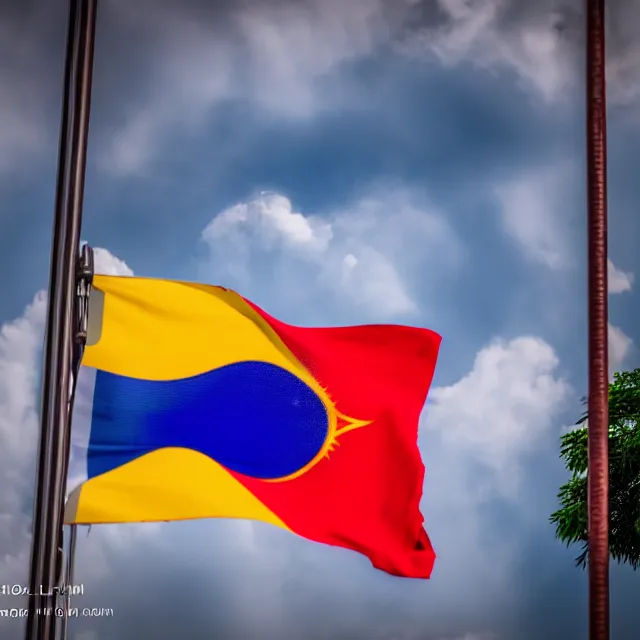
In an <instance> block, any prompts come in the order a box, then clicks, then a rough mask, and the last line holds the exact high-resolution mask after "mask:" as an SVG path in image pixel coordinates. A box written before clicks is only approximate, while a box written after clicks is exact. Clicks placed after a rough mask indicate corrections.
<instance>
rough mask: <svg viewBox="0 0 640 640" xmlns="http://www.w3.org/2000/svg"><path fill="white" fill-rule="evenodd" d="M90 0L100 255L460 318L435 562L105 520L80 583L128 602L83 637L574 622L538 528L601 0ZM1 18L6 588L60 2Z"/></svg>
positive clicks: (575, 599)
mask: <svg viewBox="0 0 640 640" xmlns="http://www.w3.org/2000/svg"><path fill="white" fill-rule="evenodd" d="M100 4H101V6H100V13H99V19H98V23H99V27H98V40H97V50H96V61H95V79H94V100H93V112H92V129H91V135H90V149H89V163H88V169H87V171H88V173H87V188H86V198H85V207H84V224H83V238H84V239H85V240H87V241H89V242H90V243H91V244H92V245H93V246H96V247H101V248H104V249H103V250H100V251H99V252H98V263H99V267H100V270H102V271H103V272H109V273H122V274H127V273H128V274H130V273H132V272H134V273H136V274H139V275H145V276H155V277H167V278H181V279H191V280H199V281H203V282H209V283H214V284H222V285H225V286H228V287H232V288H236V289H238V290H239V291H241V292H242V293H243V294H244V295H245V296H247V297H249V298H252V299H253V300H254V301H255V302H257V303H258V304H260V305H261V306H263V307H264V308H266V309H267V310H268V311H269V312H270V313H272V314H273V315H276V316H278V317H280V318H281V319H283V320H285V321H288V322H291V323H299V324H309V325H322V324H328V325H339V324H352V323H367V322H397V323H409V324H415V325H420V326H426V327H429V328H431V329H434V330H436V331H438V332H439V333H441V334H442V335H443V338H444V340H443V346H442V350H441V356H440V361H439V364H438V368H437V372H436V378H435V381H434V388H433V390H432V392H431V396H430V400H429V403H428V405H427V408H426V410H425V412H424V414H423V417H422V420H421V428H420V439H419V442H420V447H421V451H422V454H423V457H424V460H425V464H426V467H427V473H426V481H425V488H424V499H423V502H422V509H423V512H424V515H425V518H426V525H427V529H428V531H429V533H430V535H431V538H432V541H433V544H434V546H435V549H436V553H437V555H438V559H437V561H436V566H435V569H434V572H433V576H432V579H431V580H429V581H412V580H403V579H398V578H393V577H390V576H387V575H385V574H383V573H381V572H377V571H375V570H374V569H372V568H371V566H370V564H369V563H368V561H367V560H366V558H363V557H360V556H359V555H357V554H355V553H352V552H349V551H345V550H338V549H333V548H329V547H324V546H322V545H318V544H314V543H311V542H307V541H305V540H302V539H298V538H295V537H294V536H292V535H290V534H287V533H286V532H284V531H279V530H275V529H272V528H270V527H269V526H268V525H259V524H251V523H244V522H235V523H234V522H222V521H221V522H216V521H210V522H191V523H168V524H162V525H144V526H112V527H107V526H104V527H94V528H93V529H91V531H90V532H89V533H87V532H86V531H85V530H82V531H81V533H80V539H79V542H78V555H77V582H79V583H82V584H84V586H85V595H84V596H83V603H85V604H87V605H89V604H91V605H92V606H98V607H109V608H112V609H113V610H114V615H113V617H112V618H110V619H99V620H92V621H86V620H85V621H77V620H76V621H72V634H71V635H72V638H75V639H76V640H98V639H99V640H105V639H106V640H108V639H111V638H122V639H123V640H129V639H134V638H141V637H153V638H157V639H158V640H162V639H164V638H167V639H168V638H174V637H176V636H178V637H183V638H189V639H193V640H199V639H201V638H202V639H205V638H207V639H208V638H212V637H214V638H221V639H222V640H253V639H256V640H258V639H260V640H270V639H274V640H275V639H278V640H285V639H288V638H291V639H292V640H300V639H302V638H305V639H309V640H316V639H317V640H321V639H322V640H325V639H331V640H376V639H379V640H529V639H533V638H539V637H545V638H547V639H548V640H556V639H560V638H562V639H565V638H578V637H585V636H586V621H587V609H586V588H587V584H586V574H585V573H584V572H583V571H581V570H578V569H576V568H574V566H573V558H574V556H575V555H576V554H577V550H576V549H569V550H567V549H565V548H564V547H563V546H562V545H561V544H560V543H559V542H557V541H555V540H554V531H553V529H552V527H551V526H550V525H549V524H548V515H549V514H550V513H551V512H552V511H553V510H554V509H555V507H556V497H555V496H556V492H557V489H558V486H559V485H560V484H561V483H562V482H563V481H565V479H566V473H565V471H564V469H563V467H562V464H561V462H560V461H559V459H558V439H559V437H560V435H561V434H562V432H563V430H565V429H566V428H567V426H568V425H570V424H572V423H573V422H574V421H575V419H576V418H577V417H578V416H579V415H580V412H581V406H580V398H581V397H582V396H583V395H584V393H585V392H586V274H585V254H586V252H585V248H586V244H585V243H586V238H585V199H584V194H585V182H584V175H585V170H584V147H585V143H584V107H583V92H584V84H583V69H584V64H583V62H584V61H583V54H582V52H583V45H584V36H583V15H582V12H581V8H580V7H581V5H582V3H581V2H577V1H576V2H569V0H540V1H539V2H535V3H534V2H525V1H524V0H521V1H520V2H516V1H515V0H348V2H347V1H345V0H296V1H294V0H260V1H259V0H236V1H235V2H232V1H231V0H218V1H216V2H214V1H213V0H199V1H196V0H193V1H191V0H190V1H187V0H154V1H151V0H138V1H137V2H135V3H134V2H129V1H128V0H101V3H100ZM0 7H1V9H0V11H2V14H1V15H0V274H2V296H1V297H0V325H1V328H0V480H1V481H2V486H3V490H2V493H0V523H1V526H0V569H1V574H2V578H1V580H2V582H3V583H9V584H11V583H24V582H25V581H26V576H27V568H28V552H29V546H28V545H29V527H30V519H31V501H32V495H33V477H34V476H33V473H34V462H35V454H36V445H37V405H38V396H37V390H38V386H39V375H40V371H39V366H40V353H39V348H40V345H41V340H42V331H43V316H44V309H45V294H44V293H43V289H44V288H45V287H46V282H47V276H48V273H47V270H48V260H49V248H50V231H51V222H52V211H53V193H54V185H55V175H56V156H57V133H58V122H59V107H60V91H61V76H62V65H63V56H64V38H65V26H66V25H65V19H66V10H65V7H64V3H61V0H40V2H36V1H31V0H29V1H27V0H24V1H23V2H18V0H4V3H2V4H0ZM608 20H609V24H608V26H609V40H608V48H609V51H608V55H609V97H610V110H609V116H610V117H609V136H610V137H609V162H610V164H609V177H610V194H609V204H610V235H609V248H610V258H611V260H612V262H611V264H610V292H611V304H610V314H611V318H610V320H611V329H610V346H611V361H612V362H611V367H612V370H614V369H625V368H633V367H636V366H640V353H639V351H638V349H637V347H636V345H637V344H638V342H640V334H638V326H640V324H639V320H640V302H639V298H638V293H637V287H636V286H635V283H634V280H635V276H634V274H638V273H640V253H639V252H638V248H637V247H638V238H640V216H638V213H637V209H636V204H635V203H636V201H637V200H638V198H639V197H640V182H639V181H638V179H637V176H636V170H637V164H636V163H637V158H638V154H639V153H640V44H638V42H637V36H636V34H637V31H638V29H639V28H640V0H625V2H622V0H611V2H609V14H608ZM611 594H612V600H611V617H612V631H613V637H614V638H616V639H617V640H631V639H632V638H637V636H638V633H637V627H638V625H640V611H639V610H638V606H637V602H638V598H639V597H640V577H639V576H638V575H634V574H633V572H631V571H629V570H627V569H625V568H623V567H622V568H621V567H618V566H612V571H611ZM5 600H6V599H5ZM78 604H80V603H79V602H78ZM5 606H10V605H9V603H8V602H7V604H3V605H2V607H5ZM634 628H635V629H636V630H635V631H634ZM0 632H1V633H2V637H3V638H8V640H13V638H21V637H22V631H21V626H19V625H18V624H16V621H8V620H6V619H0Z"/></svg>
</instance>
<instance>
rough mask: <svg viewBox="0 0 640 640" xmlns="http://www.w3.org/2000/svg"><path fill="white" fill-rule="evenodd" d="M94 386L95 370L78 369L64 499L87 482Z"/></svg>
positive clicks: (90, 368) (88, 368)
mask: <svg viewBox="0 0 640 640" xmlns="http://www.w3.org/2000/svg"><path fill="white" fill-rule="evenodd" d="M95 385H96V370H95V369H93V368H92V367H80V373H79V374H78V385H77V387H76V397H75V402H74V406H73V413H72V418H71V450H70V453H69V473H68V475H67V490H66V497H68V496H69V494H70V493H71V492H72V491H73V490H74V489H75V488H76V487H78V486H80V485H81V484H82V483H83V482H85V481H86V480H87V477H88V476H87V453H88V450H89V437H90V435H91V415H92V413H93V392H94V389H95Z"/></svg>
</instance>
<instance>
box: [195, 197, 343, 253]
mask: <svg viewBox="0 0 640 640" xmlns="http://www.w3.org/2000/svg"><path fill="white" fill-rule="evenodd" d="M237 234H242V235H243V241H245V242H247V241H249V237H250V236H253V237H254V238H255V239H256V240H257V241H259V242H261V243H262V244H263V245H264V246H265V247H266V248H268V249H272V248H275V246H276V245H277V244H278V243H283V244H284V246H285V247H287V248H291V249H299V250H301V251H303V252H305V253H306V252H312V253H316V252H317V253H323V252H324V251H326V249H327V247H328V246H329V243H330V241H331V238H332V236H333V231H332V228H331V224H329V223H327V222H324V221H323V220H322V219H320V218H317V217H315V216H306V217H305V216H304V215H303V214H302V213H299V212H297V211H294V210H293V208H292V204H291V201H290V200H289V199H288V198H286V197H284V196H282V195H279V194H277V193H262V194H261V195H260V197H259V198H256V199H255V200H252V201H251V202H249V203H247V204H245V203H240V204H237V205H235V206H233V207H230V208H229V209H226V210H225V211H223V212H222V213H221V214H220V215H218V216H216V217H215V218H214V219H213V220H212V221H211V223H210V224H209V225H208V226H207V228H206V229H205V230H204V231H203V232H202V237H203V239H204V240H205V241H207V242H208V243H210V244H213V243H215V242H217V241H218V240H221V239H226V238H228V237H229V236H233V235H237Z"/></svg>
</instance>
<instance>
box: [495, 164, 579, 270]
mask: <svg viewBox="0 0 640 640" xmlns="http://www.w3.org/2000/svg"><path fill="white" fill-rule="evenodd" d="M568 177H569V170H568V168H567V167H565V166H554V167H552V168H545V169H536V170H532V171H528V172H526V173H523V174H522V175H519V176H516V177H515V178H513V179H512V180H510V181H506V182H504V183H503V184H500V185H498V186H497V187H496V188H495V194H496V197H497V200H498V204H499V213H500V219H501V221H502V225H503V227H504V230H505V231H506V233H507V234H508V235H509V236H511V237H512V238H513V240H514V241H515V242H516V243H518V244H519V245H520V246H521V247H522V249H523V250H524V251H525V253H526V255H527V256H528V257H529V258H530V259H532V260H534V261H536V262H539V263H541V264H543V265H545V266H547V267H548V268H550V269H559V268H562V267H565V266H566V265H567V264H569V263H570V262H571V255H570V252H569V239H568V232H567V226H566V225H567V215H566V210H567V189H569V188H570V187H569V186H568Z"/></svg>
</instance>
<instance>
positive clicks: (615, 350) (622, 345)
mask: <svg viewBox="0 0 640 640" xmlns="http://www.w3.org/2000/svg"><path fill="white" fill-rule="evenodd" d="M632 346H633V340H632V339H631V338H630V337H629V336H628V335H626V334H625V333H624V331H622V329H619V328H618V327H615V326H613V325H612V324H609V375H610V376H613V374H614V373H615V372H616V371H620V367H621V366H622V365H623V364H624V362H625V360H626V359H627V356H628V355H629V353H630V352H631V348H632Z"/></svg>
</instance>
